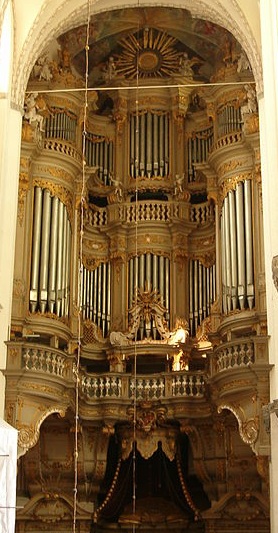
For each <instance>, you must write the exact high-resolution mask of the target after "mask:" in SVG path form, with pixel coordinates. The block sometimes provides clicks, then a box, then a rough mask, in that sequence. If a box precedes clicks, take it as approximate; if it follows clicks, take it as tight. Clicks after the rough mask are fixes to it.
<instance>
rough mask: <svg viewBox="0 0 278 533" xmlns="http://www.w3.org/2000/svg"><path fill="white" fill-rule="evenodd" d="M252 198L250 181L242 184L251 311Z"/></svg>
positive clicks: (252, 282) (250, 305)
mask: <svg viewBox="0 0 278 533" xmlns="http://www.w3.org/2000/svg"><path fill="white" fill-rule="evenodd" d="M251 207H252V197H251V180H246V181H245V182H244V208H245V209H244V213H245V239H246V240H245V250H246V282H247V301H248V306H249V308H250V309H252V307H253V305H254V277H253V237H252V211H251Z"/></svg>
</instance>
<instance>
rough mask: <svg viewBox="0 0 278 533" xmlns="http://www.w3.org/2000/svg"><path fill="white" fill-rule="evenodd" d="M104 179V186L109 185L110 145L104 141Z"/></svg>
mask: <svg viewBox="0 0 278 533" xmlns="http://www.w3.org/2000/svg"><path fill="white" fill-rule="evenodd" d="M103 160H104V163H103V179H104V185H107V175H108V144H107V142H106V141H104V156H103Z"/></svg>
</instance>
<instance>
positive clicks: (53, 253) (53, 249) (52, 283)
mask: <svg viewBox="0 0 278 533" xmlns="http://www.w3.org/2000/svg"><path fill="white" fill-rule="evenodd" d="M58 207H59V200H58V198H57V196H55V197H54V198H53V200H52V213H51V226H52V229H51V239H50V257H49V293H48V294H49V299H48V306H49V311H50V313H54V306H55V287H56V279H55V278H56V268H57V251H58V250H57V243H58Z"/></svg>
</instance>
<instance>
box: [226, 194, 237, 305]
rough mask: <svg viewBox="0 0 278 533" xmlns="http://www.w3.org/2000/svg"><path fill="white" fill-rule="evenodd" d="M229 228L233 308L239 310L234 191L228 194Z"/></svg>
mask: <svg viewBox="0 0 278 533" xmlns="http://www.w3.org/2000/svg"><path fill="white" fill-rule="evenodd" d="M228 203H229V226H230V242H231V279H232V292H231V297H232V308H233V309H236V308H237V253H236V211H235V194H234V191H229V193H228Z"/></svg>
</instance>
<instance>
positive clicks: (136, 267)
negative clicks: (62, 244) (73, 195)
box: [133, 255, 139, 300]
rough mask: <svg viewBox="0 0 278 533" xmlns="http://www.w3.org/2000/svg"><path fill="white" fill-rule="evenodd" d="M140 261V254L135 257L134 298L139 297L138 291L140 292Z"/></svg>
mask: <svg viewBox="0 0 278 533" xmlns="http://www.w3.org/2000/svg"><path fill="white" fill-rule="evenodd" d="M138 263H139V258H138V255H136V256H135V257H134V278H133V288H134V292H133V295H134V299H135V300H136V299H137V292H138Z"/></svg>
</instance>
